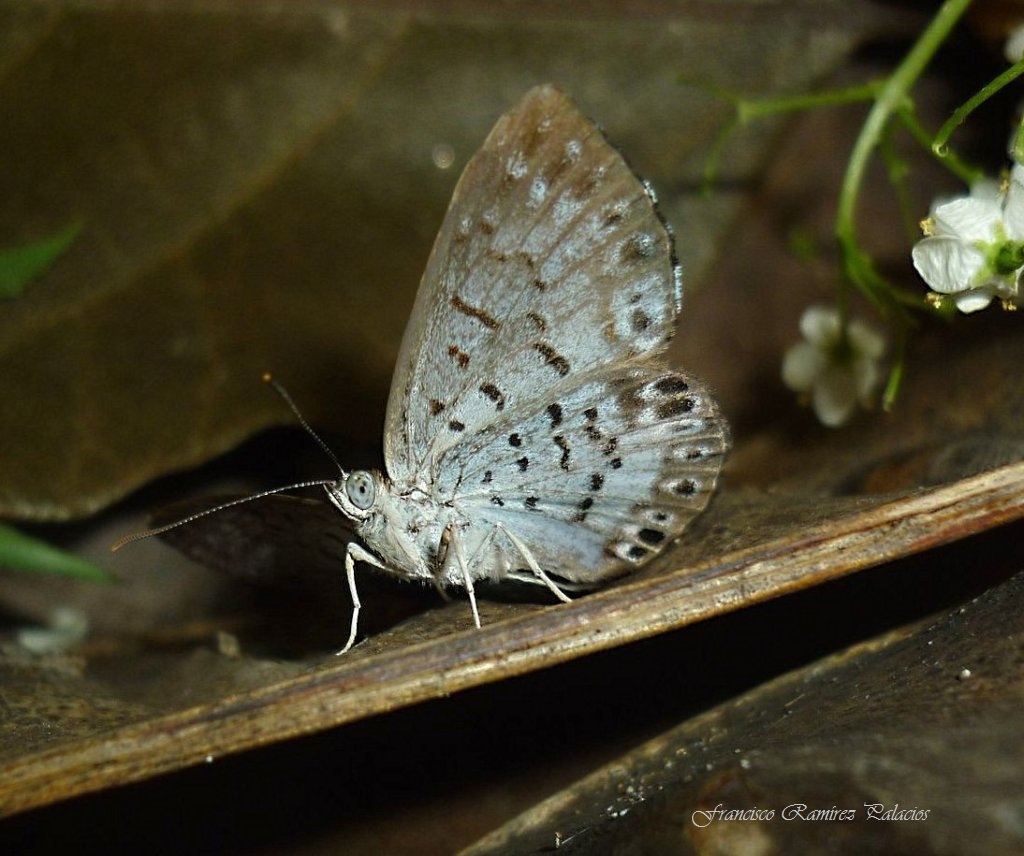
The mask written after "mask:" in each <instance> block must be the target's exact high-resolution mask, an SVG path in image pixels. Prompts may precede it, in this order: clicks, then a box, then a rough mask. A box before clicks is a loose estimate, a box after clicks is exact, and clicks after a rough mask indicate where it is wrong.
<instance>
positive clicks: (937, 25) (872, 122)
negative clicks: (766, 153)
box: [835, 0, 971, 326]
mask: <svg viewBox="0 0 1024 856" xmlns="http://www.w3.org/2000/svg"><path fill="white" fill-rule="evenodd" d="M970 4H971V0H945V2H944V3H943V4H942V6H941V7H940V9H939V11H938V12H937V13H936V14H935V17H934V18H933V19H932V21H931V23H930V24H929V25H928V26H927V27H926V28H925V30H924V32H923V33H922V34H921V36H920V37H919V38H918V40H917V42H915V44H914V46H913V47H912V48H911V49H910V52H909V53H908V54H907V55H906V57H905V58H904V60H903V62H902V63H900V65H899V66H898V67H897V68H896V70H895V71H894V72H893V73H892V74H891V75H890V76H889V77H888V79H887V80H886V81H885V82H884V83H883V84H882V86H881V88H880V89H878V91H877V94H876V96H875V103H874V106H873V107H872V108H871V111H870V112H869V113H868V116H867V119H866V120H865V122H864V125H863V127H862V128H861V131H860V134H859V135H858V137H857V141H856V142H855V143H854V146H853V151H852V152H851V153H850V160H849V163H848V164H847V166H846V174H845V176H844V177H843V184H842V188H841V189H840V193H839V205H838V212H837V214H836V225H835V234H836V240H837V241H838V243H839V251H840V258H841V261H842V264H843V268H844V272H845V273H846V276H845V277H844V278H843V280H842V283H841V285H840V293H839V298H840V299H839V311H840V315H841V317H842V319H843V322H844V326H845V321H846V317H847V311H848V295H847V293H846V292H847V290H848V287H847V284H848V283H849V282H853V283H855V284H857V285H858V287H860V288H861V290H862V291H864V292H865V296H867V297H868V298H869V299H871V300H872V302H876V303H877V300H878V294H877V293H872V292H875V289H868V288H867V287H866V286H865V285H864V284H862V282H861V279H860V276H859V275H858V274H855V273H853V272H854V271H855V270H856V269H858V268H862V267H863V265H865V264H867V265H869V266H870V261H869V260H868V259H867V258H866V256H864V254H863V253H862V252H861V251H860V249H859V247H858V244H857V236H856V228H855V219H856V218H855V215H856V207H857V196H858V194H859V192H860V188H861V184H862V183H863V181H864V173H865V171H866V169H867V164H868V160H869V159H870V157H871V154H872V152H873V151H874V150H875V148H877V146H878V144H879V141H880V140H881V138H882V134H883V132H884V131H885V126H886V124H887V123H888V122H889V120H890V118H891V117H892V116H893V115H894V114H896V113H898V112H899V111H900V110H901V109H902V108H903V107H904V106H905V105H906V103H907V101H908V94H909V92H910V89H911V87H912V86H913V85H914V83H915V82H916V80H917V79H918V77H920V76H921V73H922V72H923V71H924V69H925V67H926V66H927V65H928V62H929V61H930V60H931V58H932V56H934V54H935V52H936V51H937V50H938V48H939V46H940V45H941V44H942V43H943V41H945V39H946V36H948V35H949V31H950V30H951V29H952V28H953V26H954V25H955V24H956V22H957V21H958V20H959V19H960V17H961V16H962V15H963V13H964V12H965V11H966V10H967V7H968V6H970Z"/></svg>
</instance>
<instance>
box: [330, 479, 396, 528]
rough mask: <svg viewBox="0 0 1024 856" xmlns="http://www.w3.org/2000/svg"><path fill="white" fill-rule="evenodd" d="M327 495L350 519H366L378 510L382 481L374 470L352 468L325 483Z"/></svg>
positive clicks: (382, 489) (382, 486)
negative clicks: (338, 477) (348, 471)
mask: <svg viewBox="0 0 1024 856" xmlns="http://www.w3.org/2000/svg"><path fill="white" fill-rule="evenodd" d="M326 487H327V495H328V496H329V497H330V499H331V502H333V503H334V504H335V505H336V506H337V507H338V509H339V510H340V511H341V512H342V514H344V515H345V516H346V517H348V518H349V519H351V520H366V519H367V518H368V517H370V516H371V515H372V514H374V512H376V511H377V510H378V507H379V504H380V499H381V497H382V496H383V494H384V482H383V479H382V477H381V474H380V473H378V472H377V471H376V470H353V471H352V472H350V473H342V476H341V478H340V479H338V480H337V481H336V482H332V483H331V484H329V485H327V486H326Z"/></svg>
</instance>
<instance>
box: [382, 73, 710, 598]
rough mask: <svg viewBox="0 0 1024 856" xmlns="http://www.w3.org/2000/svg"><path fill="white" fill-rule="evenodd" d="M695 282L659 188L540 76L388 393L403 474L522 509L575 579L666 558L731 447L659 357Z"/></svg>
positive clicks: (411, 333) (507, 509) (416, 321)
mask: <svg viewBox="0 0 1024 856" xmlns="http://www.w3.org/2000/svg"><path fill="white" fill-rule="evenodd" d="M680 298H681V292H680V284H679V279H678V275H677V267H676V264H675V260H674V258H673V249H672V237H671V234H670V232H669V231H668V228H667V226H666V225H665V224H664V223H663V222H662V220H661V219H660V216H659V215H658V212H657V210H656V208H655V203H654V197H653V194H652V192H651V191H650V189H649V188H648V187H647V186H646V185H645V184H644V183H643V182H641V181H640V180H639V179H638V178H637V177H636V176H635V175H634V174H633V173H632V172H631V171H630V169H629V167H628V166H627V165H626V163H625V162H624V161H623V159H622V157H621V156H620V155H619V153H618V152H617V151H616V150H615V149H614V148H613V147H612V146H611V145H610V144H609V143H608V142H607V141H606V140H605V139H604V137H603V135H602V134H601V132H600V131H599V130H598V129H597V128H596V127H595V126H594V125H593V124H592V123H591V122H589V121H588V120H587V119H586V118H584V117H583V116H582V115H581V114H580V113H579V111H578V110H577V109H576V108H575V106H574V105H573V104H572V102H571V101H570V100H569V99H568V98H567V97H566V96H565V95H563V94H562V93H561V92H559V91H558V90H557V89H555V88H553V87H551V86H541V87H537V88H536V89H534V90H531V91H530V92H529V93H527V95H526V96H525V97H524V99H523V100H522V101H521V102H520V104H519V105H518V106H517V107H516V108H515V109H513V110H512V111H511V112H510V113H508V114H507V115H505V116H504V117H502V118H501V119H500V120H499V121H498V123H497V124H496V126H495V127H494V129H493V130H492V132H491V133H490V135H489V136H488V137H487V140H486V141H485V142H484V145H483V147H482V148H481V149H480V151H479V152H478V153H477V154H476V155H474V156H473V158H472V159H471V160H470V162H469V164H468V165H467V167H466V170H465V172H464V173H463V175H462V178H461V179H460V181H459V183H458V186H457V187H456V190H455V193H454V196H453V199H452V202H451V206H450V208H449V210H448V213H447V215H446V216H445V220H444V223H443V225H442V227H441V231H440V234H439V235H438V238H437V241H436V243H435V245H434V249H433V252H432V254H431V257H430V261H429V262H428V265H427V269H426V272H425V273H424V277H423V281H422V283H421V285H420V290H419V294H418V296H417V299H416V304H415V308H414V310H413V314H412V317H411V319H410V321H409V326H408V328H407V329H406V333H405V338H404V340H403V343H402V349H401V353H400V356H399V362H398V366H397V369H396V374H395V378H394V381H393V383H392V389H391V397H390V400H389V402H388V415H387V425H386V433H385V458H386V463H387V467H388V471H389V474H390V475H391V477H392V479H393V480H394V481H395V482H396V484H397V485H398V486H399V487H401V486H402V485H408V486H415V485H419V486H422V487H425V488H427V489H429V490H431V491H432V492H433V495H434V496H435V497H436V498H437V499H438V501H439V502H450V503H451V504H452V505H453V506H455V507H457V508H459V509H460V510H462V511H463V512H464V513H465V515H466V517H467V518H468V519H470V520H472V521H474V523H479V524H480V525H481V526H483V527H491V526H494V525H496V524H498V523H501V524H503V525H504V526H506V527H507V528H508V529H509V530H510V531H512V532H514V533H515V534H516V535H517V536H518V537H519V538H520V539H521V540H522V541H523V542H524V543H527V544H528V545H529V547H530V550H531V551H532V552H533V553H534V555H535V556H536V558H537V559H538V560H539V561H540V563H541V565H542V567H544V568H545V569H546V570H548V571H549V572H552V573H555V574H558V575H560V576H561V577H563V578H565V579H569V580H573V581H577V582H592V581H596V580H599V579H601V578H603V577H607V576H611V575H613V574H615V573H619V572H621V571H622V570H624V569H625V568H627V567H629V565H630V564H637V563H639V562H642V561H643V560H645V559H646V558H649V557H650V556H651V555H653V554H654V553H655V552H657V550H658V549H659V548H660V547H661V546H662V545H663V544H664V543H668V542H669V541H671V540H672V539H673V538H675V537H676V536H677V535H678V534H679V533H680V532H681V531H682V529H683V527H684V526H685V524H686V523H687V521H689V520H690V519H691V518H692V517H693V516H694V515H695V514H697V513H698V512H699V511H700V510H701V509H702V508H703V507H704V505H705V504H706V503H707V500H708V497H709V496H710V493H711V491H712V490H713V488H714V484H715V479H716V478H717V475H718V471H719V468H720V466H721V461H722V456H723V454H724V451H725V448H726V445H727V440H726V430H725V424H724V421H723V420H722V418H721V416H720V414H719V412H718V410H717V407H716V405H715V404H714V402H713V401H712V399H711V398H710V396H709V395H708V394H707V393H706V392H705V391H704V389H703V388H702V387H701V386H700V384H699V383H698V382H696V381H695V380H693V379H692V378H689V377H687V376H685V375H682V374H678V373H674V372H671V371H669V370H668V368H667V367H665V366H664V365H663V364H662V363H661V361H660V359H659V358H658V357H659V355H660V354H661V353H662V351H663V350H664V348H665V346H666V345H667V343H668V341H669V340H670V339H671V338H672V335H673V333H674V331H675V319H676V315H677V314H678V311H679V307H680ZM494 549H495V550H497V551H498V552H499V553H502V555H500V556H497V557H495V561H496V562H497V563H498V564H504V565H508V566H510V567H511V568H516V567H523V565H522V561H521V557H520V556H518V555H514V554H513V553H514V551H510V550H509V549H508V545H502V544H501V543H500V542H498V541H496V542H495V547H494Z"/></svg>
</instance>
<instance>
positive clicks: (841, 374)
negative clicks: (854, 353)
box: [813, 365, 857, 428]
mask: <svg viewBox="0 0 1024 856" xmlns="http://www.w3.org/2000/svg"><path fill="white" fill-rule="evenodd" d="M813 405H814V413H815V415H816V416H817V417H818V419H819V420H820V421H821V423H822V424H823V425H827V426H828V427H829V428H838V427H839V426H840V425H842V424H843V423H844V422H846V421H847V420H848V419H849V418H850V416H851V415H852V414H853V409H854V407H856V405H857V384H856V380H855V379H854V376H853V372H852V371H850V369H849V367H848V366H836V365H832V366H829V367H828V368H827V369H826V370H825V372H824V373H823V374H822V376H821V377H820V378H819V379H818V382H817V383H816V384H815V385H814V398H813Z"/></svg>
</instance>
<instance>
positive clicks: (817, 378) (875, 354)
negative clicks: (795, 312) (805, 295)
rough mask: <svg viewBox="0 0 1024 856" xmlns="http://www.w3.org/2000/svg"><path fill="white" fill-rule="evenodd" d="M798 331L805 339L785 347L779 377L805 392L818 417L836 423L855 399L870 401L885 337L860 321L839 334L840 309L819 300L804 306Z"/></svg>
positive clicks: (848, 412) (850, 409) (834, 425)
mask: <svg viewBox="0 0 1024 856" xmlns="http://www.w3.org/2000/svg"><path fill="white" fill-rule="evenodd" d="M800 332H801V333H803V335H804V338H805V339H806V340H807V341H805V342H798V343H797V344H796V345H793V347H792V348H790V349H789V350H788V351H787V352H786V356H785V359H783V361H782V380H783V381H784V382H785V384H786V386H788V387H789V388H790V389H793V390H795V391H796V392H800V393H805V394H806V393H810V397H811V404H812V405H813V407H814V413H815V415H816V416H817V417H818V419H819V420H821V422H822V423H823V424H824V425H828V426H829V427H830V428H838V427H839V426H840V425H842V424H843V423H844V422H846V421H847V420H848V419H849V418H850V416H851V415H853V411H854V408H855V407H856V406H857V402H858V401H859V402H861V403H862V404H865V405H867V404H868V403H870V400H871V393H872V392H873V390H874V388H875V386H876V385H877V383H878V377H879V371H878V361H879V359H880V358H881V356H882V352H883V351H884V350H885V339H883V338H882V336H881V335H879V334H878V333H876V332H875V331H874V330H872V329H871V328H870V327H868V326H867V325H866V324H864V323H863V322H861V321H851V322H849V324H847V326H846V331H845V335H844V332H843V327H842V322H841V321H840V318H839V311H838V310H836V309H831V308H826V307H824V306H812V307H811V308H809V309H807V310H805V311H804V314H803V316H802V317H801V318H800Z"/></svg>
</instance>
